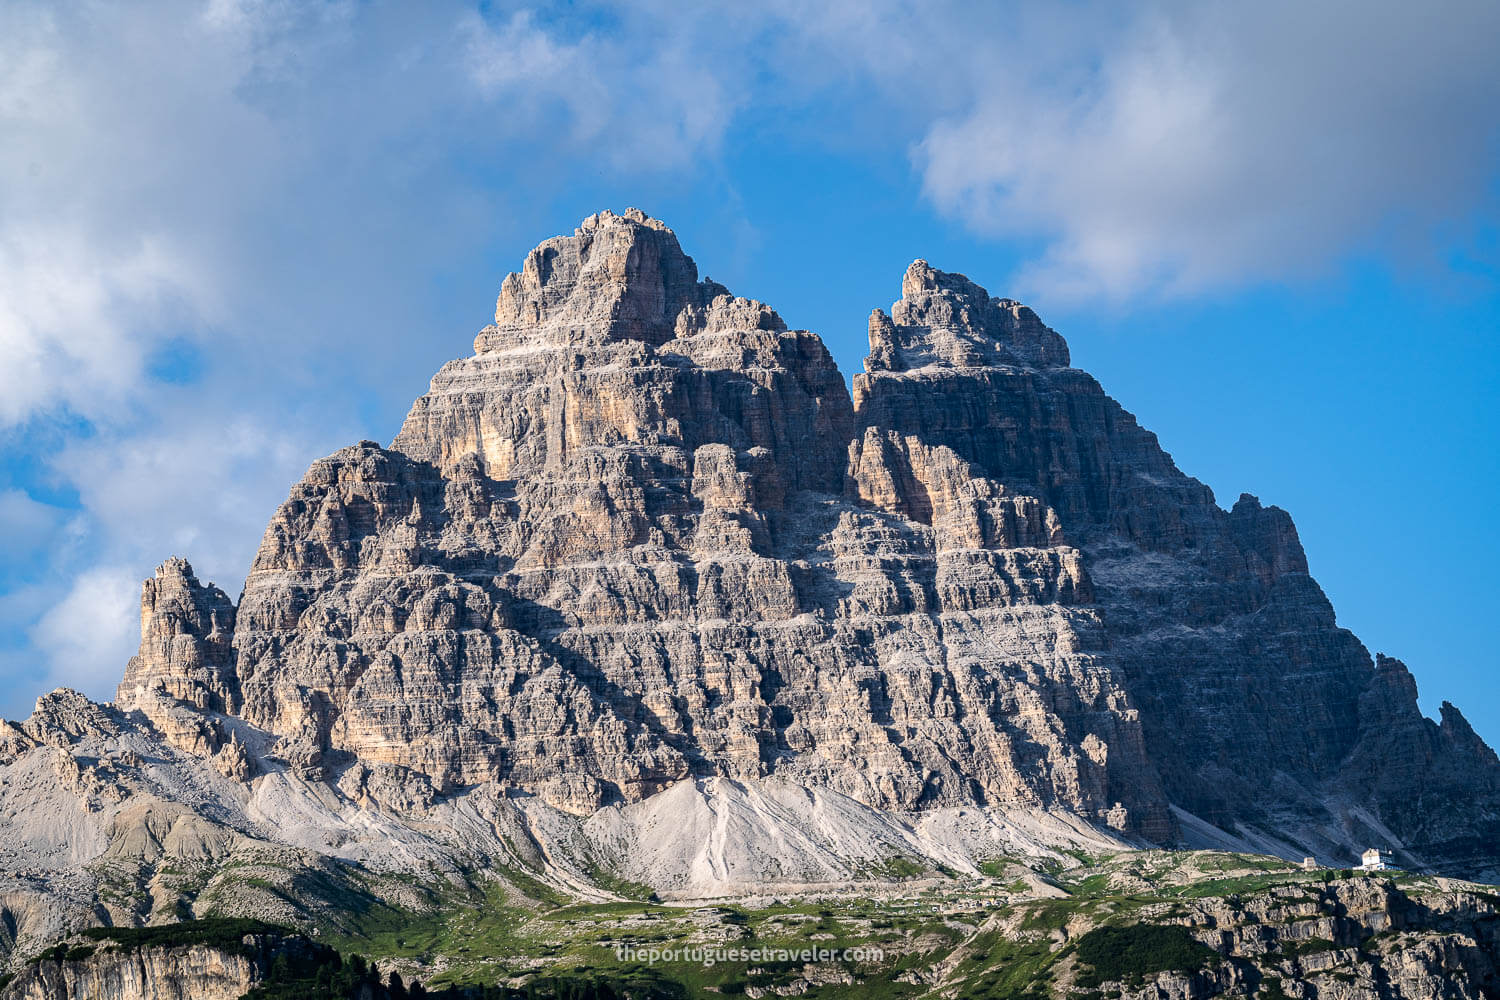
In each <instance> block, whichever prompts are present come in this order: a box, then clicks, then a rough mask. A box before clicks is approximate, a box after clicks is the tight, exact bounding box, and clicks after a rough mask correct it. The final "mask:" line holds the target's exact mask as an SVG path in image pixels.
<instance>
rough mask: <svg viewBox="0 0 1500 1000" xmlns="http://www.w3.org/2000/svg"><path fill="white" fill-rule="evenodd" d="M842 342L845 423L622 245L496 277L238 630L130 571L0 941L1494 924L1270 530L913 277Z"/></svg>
mask: <svg viewBox="0 0 1500 1000" xmlns="http://www.w3.org/2000/svg"><path fill="white" fill-rule="evenodd" d="M869 336H870V355H869V357H868V358H867V359H866V362H865V370H864V371H863V372H860V373H858V374H857V375H855V376H854V379H853V392H852V395H851V393H850V391H849V388H848V383H846V381H845V378H844V376H843V374H842V373H841V372H840V371H839V370H838V368H837V366H836V365H835V364H834V362H833V359H832V357H831V356H830V355H829V353H828V351H827V349H826V347H825V346H824V345H823V343H822V341H821V340H820V339H819V338H818V337H817V336H816V335H815V334H813V333H810V332H807V331H799V330H791V329H788V327H787V325H786V323H785V322H784V321H783V320H782V318H781V317H780V316H779V315H778V314H777V313H776V312H775V311H774V310H773V309H771V308H770V307H769V306H767V305H765V304H763V303H760V302H755V301H751V300H747V299H743V298H737V297H735V296H733V295H731V294H730V293H729V292H728V291H727V290H726V289H725V288H723V287H722V286H720V285H717V284H715V283H713V282H711V281H709V280H706V279H700V278H699V276H698V271H697V267H696V265H695V264H694V262H693V260H692V259H691V258H690V257H688V256H687V255H685V254H684V253H683V251H682V249H681V247H680V246H679V245H678V241H677V239H676V237H675V235H674V234H673V233H672V231H671V230H670V229H668V228H667V227H666V226H664V225H663V224H662V223H660V222H658V221H656V220H654V219H651V218H648V217H647V216H645V215H644V214H642V213H640V212H639V211H636V210H630V211H628V212H626V213H625V214H624V215H614V214H612V213H609V212H603V213H600V214H598V215H595V216H591V217H590V218H588V219H586V220H584V222H583V224H582V225H581V226H580V227H579V228H578V229H577V230H576V231H575V232H574V233H573V234H572V235H571V236H563V237H557V238H554V239H551V240H548V241H546V242H545V243H543V244H542V245H541V246H539V247H537V248H536V249H535V250H533V251H532V252H531V253H530V254H529V255H528V256H527V257H526V260H525V262H524V264H523V266H522V269H521V271H520V272H519V273H517V274H511V275H509V276H507V277H506V279H505V281H504V283H503V284H502V286H501V290H500V295H499V300H498V302H497V304H496V309H495V322H494V323H493V324H492V325H489V326H486V327H485V328H484V329H483V330H481V331H480V333H479V335H478V336H477V337H476V338H475V341H474V354H473V355H472V356H470V357H467V358H463V359H460V360H457V361H453V362H450V363H449V364H447V365H445V366H444V367H443V368H442V369H441V370H440V371H439V372H438V374H437V375H436V376H435V377H434V378H433V380H432V384H431V388H430V390H429V391H428V392H427V393H426V394H425V395H424V396H422V397H421V398H420V399H418V400H417V401H416V403H415V404H414V405H413V407H412V409H411V412H410V413H409V415H408V416H407V418H406V421H405V423H404V425H403V426H402V428H401V430H400V433H399V434H397V436H396V438H395V440H394V442H393V443H392V444H391V446H390V447H389V448H384V447H381V446H380V445H378V444H375V443H374V442H369V441H363V442H360V443H359V444H357V445H354V446H351V447H349V448H345V449H343V450H341V451H339V452H336V453H335V454H333V455H330V456H328V457H327V458H324V459H321V460H319V461H317V462H315V463H314V464H313V466H312V467H311V468H310V469H309V470H308V472H307V474H306V475H305V476H304V477H303V479H302V481H301V482H299V483H297V484H296V485H295V486H294V487H293V488H292V490H291V494H290V496H289V497H288V499H287V501H286V502H285V503H284V504H282V506H281V507H280V509H279V510H278V511H277V512H276V514H275V516H274V517H273V518H272V520H271V523H270V525H269V526H268V527H267V529H266V532H265V535H264V537H263V539H262V542H261V545H260V549H259V552H258V553H257V555H256V557H255V561H254V563H253V565H252V566H251V568H250V572H249V575H248V577H247V579H246V582H245V588H244V592H243V594H242V595H241V596H240V598H239V600H238V601H237V602H236V601H233V600H231V599H230V598H229V596H228V595H227V594H225V593H224V592H223V591H222V590H219V589H218V588H216V587H215V586H213V585H212V584H205V583H203V582H201V581H199V580H198V579H197V577H196V576H195V575H194V573H193V571H192V569H191V567H190V566H189V564H188V563H187V562H186V561H184V560H182V559H169V560H167V561H166V562H165V563H163V564H162V566H161V567H160V568H159V569H158V570H157V572H156V575H155V576H154V578H152V579H150V580H148V581H146V583H145V586H144V588H143V595H142V608H141V621H142V637H141V646H140V651H139V654H138V655H137V656H135V657H134V658H132V660H131V661H130V663H129V664H128V666H127V668H126V670H125V675H124V679H123V681H122V683H121V685H120V689H119V693H118V696H117V698H116V701H115V703H114V704H113V705H96V704H92V703H90V702H88V701H87V700H86V699H83V698H82V697H81V696H78V695H76V694H73V693H71V692H55V693H53V694H51V695H48V696H46V697H44V698H43V699H41V701H40V702H39V703H38V707H37V711H36V714H35V715H33V716H32V718H31V719H29V720H28V721H26V722H25V723H22V724H19V725H17V724H13V723H6V724H5V725H4V729H3V731H0V871H3V872H4V875H3V878H4V882H3V883H0V917H3V920H0V938H3V939H4V943H5V944H6V945H8V946H10V949H11V951H12V953H17V952H16V949H18V948H20V947H21V946H22V943H38V942H45V941H46V940H48V939H49V936H51V937H55V936H56V935H57V934H59V933H61V932H62V931H63V930H65V929H67V928H68V927H69V926H74V925H78V924H81V923H85V922H88V921H89V920H94V921H99V920H107V921H108V922H115V923H121V922H131V921H144V920H160V919H168V918H171V917H172V915H174V914H175V915H177V916H182V915H189V914H194V913H203V912H208V911H214V912H235V913H243V914H247V915H252V916H258V917H265V918H268V919H283V920H293V921H296V920H303V919H306V918H309V917H310V916H311V917H316V918H317V919H319V920H327V921H330V922H331V923H332V924H334V925H337V924H338V923H339V921H340V920H343V919H345V918H346V917H347V915H348V913H349V912H350V908H351V907H355V908H358V907H365V908H368V907H372V906H377V905H389V904H391V903H392V901H393V900H395V901H400V900H403V899H406V900H410V899H413V898H415V897H414V896H413V895H412V894H413V892H414V890H413V889H412V888H411V886H410V884H409V881H403V879H407V878H409V876H410V874H411V873H413V872H422V873H426V874H428V875H430V874H431V873H432V872H434V871H439V872H443V873H446V874H445V875H444V876H443V877H444V878H447V877H458V875H459V874H461V873H464V872H470V871H472V870H473V869H474V868H476V867H479V868H487V869H498V868H501V867H506V868H511V869H515V870H518V871H519V870H522V869H524V870H526V871H531V872H533V873H539V874H540V876H541V877H542V878H543V879H544V880H546V881H548V882H549V884H553V885H556V886H559V887H563V888H566V889H567V891H569V892H577V893H583V894H585V895H587V894H590V893H592V894H595V895H596V896H598V895H611V894H613V895H619V894H620V893H621V892H622V891H626V894H629V892H633V891H635V890H636V889H639V890H640V891H641V892H656V893H658V894H661V895H663V896H678V897H683V898H698V897H703V896H712V895H721V894H726V893H736V892H752V891H753V892H759V891H766V890H767V889H768V887H783V888H785V887H796V886H807V885H834V884H840V883H843V882H847V881H848V880H849V879H851V878H869V877H871V873H872V872H873V873H879V872H881V871H884V870H886V867H885V866H889V865H890V864H891V862H892V860H893V859H912V860H913V862H914V863H917V864H921V865H928V866H935V867H936V868H938V869H942V870H946V871H952V872H958V873H975V872H978V871H979V870H980V869H979V866H980V865H981V864H983V863H985V862H986V861H987V860H989V859H993V858H996V857H1000V856H1006V857H1009V856H1032V857H1044V856H1052V857H1056V856H1057V851H1058V850H1060V849H1064V848H1070V849H1084V850H1090V851H1095V850H1107V849H1122V848H1126V847H1147V846H1151V845H1161V846H1174V847H1190V848H1216V849H1228V850H1241V851H1257V852H1262V853H1270V854H1276V855H1280V856H1282V857H1286V858H1301V857H1302V856H1304V855H1312V856H1315V857H1317V858H1318V859H1320V860H1321V861H1323V862H1326V863H1330V864H1345V863H1352V862H1353V861H1354V860H1355V858H1356V857H1357V855H1358V852H1359V851H1361V850H1363V849H1364V848H1366V847H1369V846H1371V845H1378V846H1382V847H1390V848H1391V849H1393V850H1394V851H1395V852H1396V854H1397V858H1398V861H1399V862H1400V863H1401V864H1402V865H1403V866H1405V867H1408V868H1411V869H1416V870H1423V871H1436V872H1441V873H1443V874H1446V875H1453V876H1463V877H1467V878H1477V879H1495V878H1497V877H1500V760H1497V758H1496V755H1495V753H1494V752H1493V751H1492V750H1491V749H1490V748H1489V747H1487V746H1486V745H1485V744H1484V743H1483V742H1482V741H1481V740H1480V739H1479V737H1478V736H1477V735H1476V734H1475V733H1474V732H1473V730H1472V729H1471V728H1470V727H1469V725H1468V723H1467V722H1466V721H1465V720H1464V718H1463V716H1462V715H1461V714H1460V713H1459V711H1458V709H1456V708H1454V707H1453V706H1451V705H1448V704H1444V706H1443V709H1442V718H1441V722H1440V723H1434V722H1432V721H1430V720H1428V719H1426V718H1424V717H1423V716H1422V714H1421V713H1420V711H1419V709H1418V707H1417V701H1416V687H1415V682H1414V681H1413V679H1412V676H1411V674H1410V673H1409V672H1408V671H1407V669H1406V667H1405V666H1404V665H1402V664H1401V663H1400V662H1399V661H1397V660H1394V659H1390V658H1387V657H1384V656H1377V657H1375V658H1374V659H1373V660H1372V659H1371V657H1370V654H1369V653H1368V652H1367V650H1366V649H1365V647H1364V646H1362V645H1361V644H1360V642H1359V640H1358V639H1357V638H1355V637H1354V636H1353V635H1352V634H1351V633H1349V632H1348V631H1347V630H1344V629H1341V628H1339V627H1338V625H1337V623H1336V620H1335V617H1334V612H1333V608H1332V607H1331V605H1330V604H1329V602H1328V600H1327V599H1326V597H1325V596H1324V595H1323V593H1322V591H1321V590H1320V589H1319V588H1318V585H1317V584H1316V582H1314V580H1313V579H1312V578H1311V577H1310V576H1309V575H1308V571H1307V562H1306V559H1305V557H1304V554H1303V551H1302V548H1301V545H1300V543H1299V541H1298V537H1297V533H1296V529H1295V527H1294V526H1293V524H1292V521H1291V518H1290V517H1289V516H1288V515H1287V513H1286V512H1284V511H1282V510H1280V509H1279V508H1277V507H1265V506H1262V505H1261V504H1260V502H1259V501H1258V500H1256V498H1254V497H1252V496H1249V495H1244V496H1241V497H1240V498H1239V500H1238V501H1237V502H1236V503H1235V504H1234V505H1233V506H1232V507H1231V508H1230V509H1229V510H1225V509H1223V508H1221V507H1219V506H1218V504H1217V503H1216V502H1215V499H1214V496H1213V494H1212V492H1211V491H1210V490H1209V489H1208V487H1206V486H1205V485H1203V484H1202V483H1200V482H1198V481H1197V480H1195V479H1192V478H1190V477H1188V476H1186V475H1184V474H1183V473H1182V472H1180V471H1179V470H1178V469H1177V467H1176V466H1175V465H1174V464H1173V462H1172V460H1171V457H1170V456H1169V455H1168V454H1167V453H1166V452H1165V451H1163V450H1162V448H1161V447H1160V445H1159V444H1158V442H1157V439H1156V437H1155V436H1154V435H1153V434H1151V433H1150V432H1149V431H1147V430H1145V429H1143V428H1142V427H1140V425H1139V424H1138V423H1137V422H1136V420H1135V419H1134V418H1133V417H1132V416H1131V415H1130V414H1129V413H1128V412H1126V411H1125V410H1124V409H1123V408H1122V407H1121V406H1120V405H1119V404H1118V403H1116V402H1115V401H1114V400H1113V399H1111V398H1110V397H1109V396H1107V395H1106V394H1105V392H1104V390H1103V389H1102V388H1101V387H1100V386H1099V384H1098V383H1097V382H1096V381H1095V380H1094V379H1093V378H1092V377H1090V376H1089V375H1088V374H1087V373H1085V372H1084V371H1082V370H1080V369H1077V368H1073V367H1071V360H1070V357H1069V352H1068V347H1067V345H1066V343H1065V342H1064V340H1063V339H1062V337H1061V336H1059V335H1058V334H1057V333H1056V332H1054V331H1053V330H1051V329H1049V328H1048V327H1047V326H1045V325H1044V324H1043V323H1042V322H1041V320H1040V319H1039V318H1038V317H1037V316H1036V314H1035V313H1034V312H1032V311H1031V310H1030V309H1028V308H1027V307H1026V306H1024V305H1021V304H1020V303H1018V302H1014V301H1012V300H1008V299H997V298H993V297H991V296H990V295H989V293H988V292H987V291H985V290H984V289H983V288H981V287H979V286H978V285H976V284H974V283H973V282H971V281H969V280H968V279H967V278H965V277H963V276H962V275H958V274H951V273H946V272H943V271H939V270H936V269H934V268H932V267H931V266H929V265H928V264H927V263H926V262H925V261H921V260H919V261H916V262H915V263H913V264H912V266H911V267H910V268H909V269H908V270H907V272H906V274H905V275H904V277H903V278H902V282H901V298H900V299H899V301H897V302H896V303H895V304H894V305H893V307H892V308H891V310H890V311H889V312H885V311H882V310H876V311H875V312H874V313H873V314H872V315H871V317H870V321H869ZM1372 544H1374V542H1373V541H1372ZM526 877H528V878H529V877H531V876H526ZM627 890H628V891H627ZM417 895H420V893H418V894H417Z"/></svg>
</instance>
